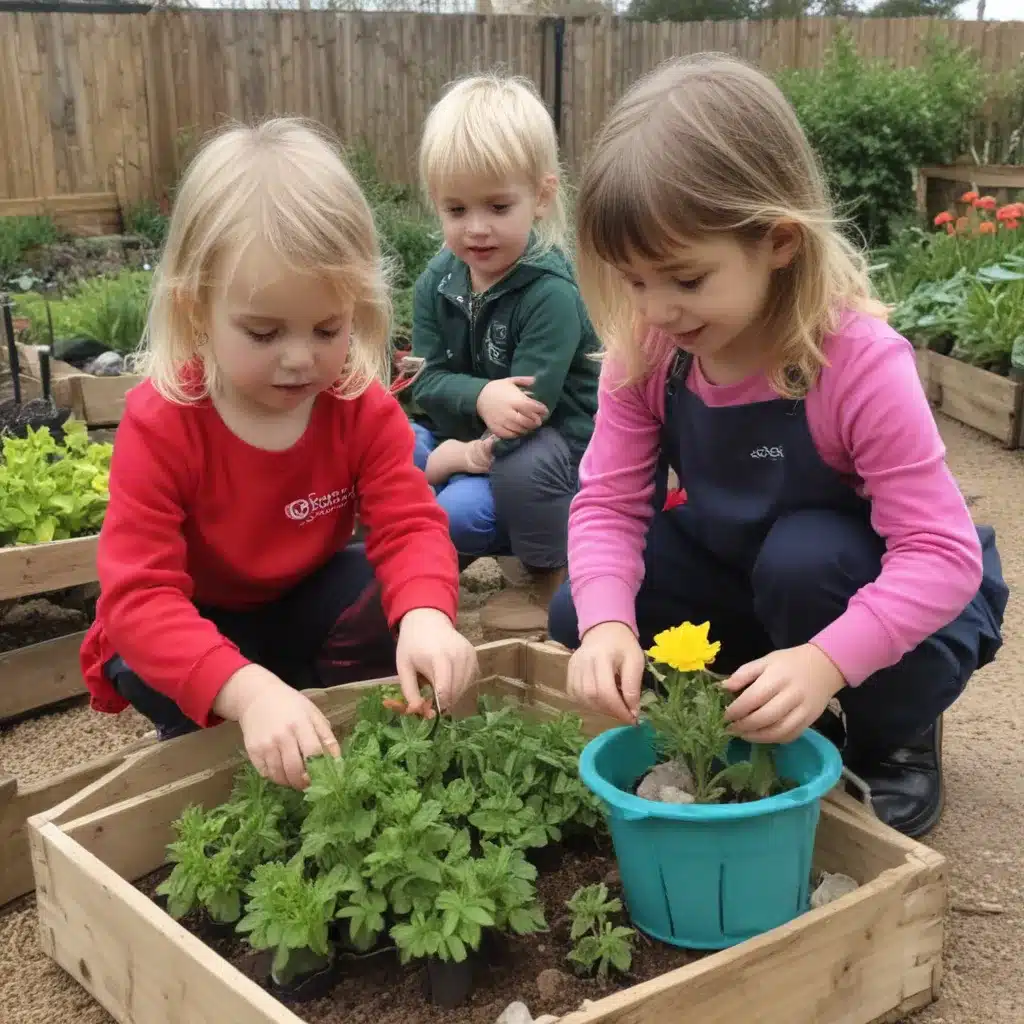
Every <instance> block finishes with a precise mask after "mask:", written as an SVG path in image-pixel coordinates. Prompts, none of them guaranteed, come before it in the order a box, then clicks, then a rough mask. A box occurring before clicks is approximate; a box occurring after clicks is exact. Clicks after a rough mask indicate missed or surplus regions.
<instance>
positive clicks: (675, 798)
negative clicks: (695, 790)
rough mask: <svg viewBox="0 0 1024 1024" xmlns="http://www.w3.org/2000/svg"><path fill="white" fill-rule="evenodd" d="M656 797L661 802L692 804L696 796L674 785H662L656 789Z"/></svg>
mask: <svg viewBox="0 0 1024 1024" xmlns="http://www.w3.org/2000/svg"><path fill="white" fill-rule="evenodd" d="M658 799H659V800H660V801H661V802H662V803H663V804H692V803H696V798H695V797H694V795H693V794H692V793H687V792H686V791H685V790H682V789H679V788H677V787H676V786H662V787H661V789H659V790H658Z"/></svg>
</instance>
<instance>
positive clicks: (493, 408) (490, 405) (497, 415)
mask: <svg viewBox="0 0 1024 1024" xmlns="http://www.w3.org/2000/svg"><path fill="white" fill-rule="evenodd" d="M533 381H534V378H533V377H505V378H504V379H502V380H492V381H491V382H490V383H489V384H486V385H485V386H484V389H483V391H481V392H480V394H479V395H478V396H477V400H476V411H477V412H478V413H479V414H480V418H481V419H482V420H483V421H484V423H486V424H487V427H488V429H489V430H492V431H494V433H495V434H497V435H498V437H501V438H505V439H507V438H510V437H521V436H522V435H523V434H528V433H529V432H530V431H531V430H536V429H537V428H538V427H539V426H541V425H542V424H543V422H544V417H545V416H547V414H548V409H547V406H545V405H544V404H543V403H541V402H538V401H537V399H536V398H531V397H530V396H529V395H528V394H526V392H525V391H523V390H521V389H522V388H528V387H529V386H530V385H531V384H532V383H533Z"/></svg>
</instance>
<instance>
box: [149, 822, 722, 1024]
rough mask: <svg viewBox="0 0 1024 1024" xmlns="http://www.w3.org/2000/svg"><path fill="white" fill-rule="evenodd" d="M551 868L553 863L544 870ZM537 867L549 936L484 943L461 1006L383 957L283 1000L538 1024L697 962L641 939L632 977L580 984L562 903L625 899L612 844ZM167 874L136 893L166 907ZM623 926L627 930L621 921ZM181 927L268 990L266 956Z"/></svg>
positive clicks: (312, 1009)
mask: <svg viewBox="0 0 1024 1024" xmlns="http://www.w3.org/2000/svg"><path fill="white" fill-rule="evenodd" d="M552 859H554V860H555V863H554V864H552V865H550V866H549V861H551V860H552ZM538 867H539V869H540V874H539V877H538V879H537V895H538V897H539V898H540V900H541V902H542V903H543V905H544V912H545V916H546V918H547V922H548V928H549V931H547V932H542V933H540V934H538V935H527V936H522V937H520V936H510V937H508V938H505V937H504V936H502V938H501V939H500V941H499V943H495V948H493V949H489V948H488V946H487V945H486V943H485V945H484V950H485V951H486V952H485V955H484V956H483V957H482V959H483V961H484V962H482V963H481V966H480V967H479V969H478V971H477V974H476V984H475V987H474V990H473V992H472V994H471V995H470V997H469V999H468V1001H467V1002H465V1003H464V1004H463V1005H461V1006H458V1007H455V1008H453V1009H449V1010H445V1009H441V1008H439V1007H437V1006H434V1005H432V1004H431V1003H429V1002H428V1001H427V1000H426V998H425V997H424V994H423V987H424V976H425V970H424V968H422V967H419V966H415V965H413V964H409V965H408V966H405V967H403V966H401V965H400V964H399V962H398V959H397V957H396V955H395V954H394V953H393V952H391V951H388V950H385V951H384V952H382V953H379V954H377V955H375V956H371V957H367V958H365V959H362V960H357V959H351V960H345V961H343V962H342V966H341V969H340V970H339V971H338V972H337V974H336V979H337V980H336V982H335V984H334V987H333V989H332V990H331V992H330V994H329V995H327V996H324V997H323V998H319V999H316V1000H311V1001H306V1002H299V1001H296V1000H291V999H288V998H283V999H282V1000H281V1001H282V1002H283V1003H284V1004H285V1005H286V1006H288V1008H289V1009H290V1010H291V1011H292V1012H293V1013H295V1014H296V1015H297V1016H299V1017H301V1018H302V1019H303V1020H305V1021H307V1022H308V1024H455V1022H458V1024H494V1022H495V1021H496V1020H497V1019H498V1017H499V1015H500V1014H501V1012H502V1011H503V1010H504V1009H505V1007H506V1006H508V1004H509V1003H511V1002H514V1001H516V1000H518V1001H520V1002H523V1003H525V1004H526V1005H527V1006H528V1007H529V1008H530V1011H531V1012H532V1013H533V1015H534V1017H539V1016H541V1015H542V1014H553V1015H555V1016H562V1015H563V1014H566V1013H570V1012H572V1011H573V1010H577V1009H579V1007H580V1004H581V1003H582V1002H583V1000H585V999H589V1000H597V999H601V998H603V997H604V996H607V995H609V994H610V993H611V992H614V991H618V990H620V989H625V988H628V987H629V986H631V985H636V984H638V983H639V982H642V981H648V980H650V979H652V978H656V977H658V976H659V975H662V974H665V973H666V972H668V971H672V970H675V969H676V968H678V967H683V966H685V965H686V964H688V963H692V962H693V961H694V960H696V959H698V958H699V957H700V956H701V955H702V954H700V953H698V952H694V951H690V950H684V949H677V948H675V947H673V946H668V945H664V944H663V943H660V942H655V941H653V940H652V939H649V938H647V936H645V935H643V933H641V932H637V935H636V940H635V943H634V952H633V966H632V969H631V971H630V973H629V974H628V975H626V976H621V975H619V976H613V980H611V981H609V982H608V983H604V984H602V983H600V982H598V981H596V980H594V979H590V978H579V977H577V976H576V975H575V974H574V973H573V971H572V965H571V964H570V963H569V962H568V961H567V960H566V959H565V958H566V954H567V953H568V952H569V950H570V949H571V948H572V943H571V941H570V938H569V924H570V922H569V916H568V912H567V911H566V907H565V903H566V900H568V899H569V898H570V897H571V896H572V895H573V893H574V892H575V891H576V890H577V889H578V888H579V887H580V886H584V885H592V884H594V883H596V882H602V881H603V882H605V883H606V884H608V886H609V890H610V893H611V895H613V896H620V897H621V887H620V885H619V882H618V870H617V868H616V866H615V857H614V854H613V853H612V850H611V845H610V842H608V841H605V842H604V843H603V844H602V845H601V846H593V845H589V844H588V845H587V846H581V845H578V844H574V845H573V846H572V847H565V848H562V849H545V850H543V851H540V852H539V855H538ZM169 873H170V869H169V868H161V869H160V870H159V871H156V872H153V873H152V874H149V875H147V876H146V877H144V878H142V879H140V880H139V881H138V883H137V887H138V888H139V889H140V890H141V891H142V892H144V893H145V894H146V895H148V896H150V897H151V898H154V899H155V901H156V902H157V903H158V904H159V905H160V906H163V904H164V900H163V898H162V897H154V893H155V890H156V888H157V886H158V885H159V884H160V882H162V881H163V879H164V878H166V877H167V875H168V874H169ZM622 923H625V924H628V923H629V922H628V921H626V920H625V919H624V920H623V922H622ZM181 924H182V925H183V926H184V927H185V928H187V929H188V930H189V931H190V932H191V933H192V934H193V935H196V936H197V937H198V938H200V939H202V940H203V942H205V943H206V944H207V945H208V946H210V948H211V949H213V950H214V951H215V952H217V953H218V954H219V955H220V956H222V957H223V958H224V959H226V960H228V961H229V962H230V963H231V964H232V965H233V966H235V967H237V968H238V970H240V971H241V972H242V973H243V974H245V975H246V976H247V977H249V978H251V979H252V980H254V981H255V982H257V984H260V985H262V986H263V987H264V988H266V987H268V985H267V976H268V972H269V965H270V953H268V952H255V951H253V950H252V949H250V948H249V947H248V946H246V945H245V944H244V943H243V942H242V941H240V940H239V939H236V938H235V937H233V936H231V935H228V936H226V937H225V936H224V935H223V933H219V932H218V930H217V928H216V926H214V925H212V924H210V923H209V922H208V919H206V918H205V917H200V915H199V914H197V913H193V914H190V915H189V916H188V917H186V918H185V919H184V920H182V922H181Z"/></svg>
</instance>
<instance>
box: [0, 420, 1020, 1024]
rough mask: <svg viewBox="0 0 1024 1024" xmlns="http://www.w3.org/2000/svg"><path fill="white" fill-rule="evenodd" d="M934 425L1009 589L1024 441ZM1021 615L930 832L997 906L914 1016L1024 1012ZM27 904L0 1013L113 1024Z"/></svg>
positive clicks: (1016, 573)
mask: <svg viewBox="0 0 1024 1024" xmlns="http://www.w3.org/2000/svg"><path fill="white" fill-rule="evenodd" d="M941 427H942V432H943V435H944V437H945V439H946V443H947V445H948V447H949V454H950V462H951V464H952V466H953V469H954V471H955V472H956V474H957V477H958V479H959V481H960V484H961V486H962V487H963V490H964V493H965V494H966V495H967V497H968V499H969V501H970V503H971V507H972V510H973V512H974V514H975V517H976V518H977V519H978V520H979V521H984V522H988V523H992V524H994V525H995V527H996V530H997V533H998V536H999V540H1000V548H1001V553H1002V557H1003V568H1004V571H1005V573H1006V577H1007V579H1008V580H1009V583H1010V586H1011V589H1013V590H1014V593H1016V588H1017V587H1018V586H1019V585H1020V584H1021V582H1022V581H1024V453H1020V452H1013V453H1011V452H1006V451H1003V450H1002V449H1000V448H999V447H998V446H997V445H996V444H995V443H994V442H991V441H989V440H987V439H985V438H984V437H982V436H981V435H979V434H976V433H974V432H973V431H970V430H968V429H967V428H965V427H961V426H959V425H958V424H955V423H952V422H949V421H943V422H942V424H941ZM495 573H496V567H495V566H494V565H493V564H492V563H478V565H477V566H474V567H473V569H472V570H471V578H470V579H466V580H465V582H466V584H467V586H466V591H467V593H466V594H465V595H464V596H465V604H464V607H465V611H464V619H463V623H462V626H463V629H464V631H465V632H466V634H467V635H468V636H470V637H471V638H472V639H473V640H474V641H478V640H479V635H478V634H477V631H476V623H475V619H476V611H475V609H476V607H477V606H478V605H479V603H480V601H481V598H482V596H483V594H484V593H485V592H486V591H487V590H488V589H489V586H490V584H491V581H492V580H493V579H494V578H495ZM1022 619H1024V607H1022V606H1021V605H1020V603H1019V602H1018V601H1017V600H1016V598H1015V597H1014V598H1013V599H1011V603H1010V608H1009V612H1008V618H1007V623H1006V632H1007V635H1008V641H1007V643H1006V646H1005V647H1004V649H1003V652H1002V653H1001V655H1000V658H999V660H998V661H997V663H996V664H995V665H993V666H991V667H990V668H988V669H987V670H985V671H984V672H982V673H980V674H979V675H978V676H976V677H975V679H974V681H973V683H972V685H971V688H970V690H969V692H968V693H967V694H966V695H965V696H964V698H963V699H962V700H961V701H960V702H959V704H958V705H957V707H956V708H955V709H954V711H953V712H952V713H951V714H950V715H949V716H948V721H947V728H946V736H945V743H946V747H945V757H946V772H947V782H948V792H949V797H948V807H947V811H946V815H945V817H944V819H943V821H942V824H941V825H940V826H939V828H938V829H936V831H935V832H934V833H933V834H932V835H931V837H929V840H928V842H929V844H930V845H932V846H934V847H935V848H936V849H938V850H940V851H941V852H943V853H945V854H946V855H947V856H948V857H949V858H950V862H951V866H952V875H951V882H952V890H953V903H954V907H956V905H958V904H959V905H961V906H971V905H977V904H978V903H981V902H986V903H994V904H997V905H998V907H999V908H1001V909H1002V913H998V914H994V915H982V916H979V915H977V914H970V913H965V912H963V910H956V909H954V911H953V912H952V914H951V917H950V922H949V931H948V940H947V972H946V978H945V983H944V988H943V995H942V998H941V999H940V1000H939V1001H938V1002H937V1003H936V1004H935V1005H934V1006H932V1007H930V1008H929V1009H928V1010H926V1011H924V1012H923V1013H921V1014H919V1015H918V1016H917V1017H915V1018H914V1024H1024V1009H1022V1008H1024V970H1022V969H1021V965H1020V958H1021V953H1020V950H1021V949H1022V947H1024V817H1022V814H1021V809H1022V807H1024V773H1022V772H1021V770H1020V759H1021V753H1022V748H1024V743H1022V737H1024V734H1022V729H1024V664H1022V657H1021V656H1022V654H1024V632H1022V630H1021V628H1020V627H1021V622H1022ZM145 731H146V725H145V723H144V722H143V721H142V720H141V719H139V718H138V717H137V716H134V715H122V716H120V717H119V718H117V719H113V718H108V717H106V716H99V715H94V714H92V713H90V712H88V711H87V710H85V709H76V710H73V711H68V712H62V713H59V714H54V715H49V716H46V717H44V718H40V719H36V720H35V721H32V722H28V723H24V724H22V725H20V726H17V727H15V728H14V729H10V730H8V731H6V732H5V733H0V767H2V769H3V770H5V771H12V772H15V773H16V774H18V775H19V776H20V777H32V778H42V777H45V776H46V775H49V774H51V773H52V772H55V771H58V770H60V769H62V768H66V767H67V766H69V765H72V764H74V763H76V762H77V761H79V760H84V759H86V758H87V757H94V756H96V755H97V754H99V753H101V752H103V751H105V750H112V749H116V748H117V747H118V746H120V745H122V744H125V743H127V742H130V741H131V740H132V739H134V738H135V737H136V736H138V735H141V733H143V732H145ZM33 911H34V905H33V902H32V899H31V898H30V897H29V898H26V899H25V900H22V901H21V902H20V903H19V904H17V905H15V906H14V907H12V908H11V909H9V910H8V911H6V912H4V913H3V914H2V915H0V1006H2V1007H3V1010H2V1012H0V1018H2V1020H3V1021H4V1024H53V1022H55V1021H62V1020H74V1021H75V1024H110V1021H111V1018H110V1017H109V1016H108V1015H107V1014H106V1013H105V1012H104V1011H103V1010H102V1009H101V1008H100V1007H99V1006H97V1005H96V1004H95V1003H93V1002H92V1001H91V1000H90V999H89V998H88V996H86V995H85V993H84V992H83V990H82V989H80V988H79V987H78V986H77V985H76V984H75V983H74V982H73V981H72V980H71V979H70V978H68V977H67V976H65V975H64V974H63V973H62V972H61V971H60V970H59V969H58V968H56V967H54V966H52V965H51V964H50V962H49V961H48V960H47V959H46V958H45V957H44V956H43V955H42V954H41V953H40V952H39V949H38V945H37V943H36V937H35V919H34V916H33ZM410 1024H414V1022H410ZM793 1024H804V1022H801V1021H794V1022H793Z"/></svg>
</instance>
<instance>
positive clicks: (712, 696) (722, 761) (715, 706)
mask: <svg viewBox="0 0 1024 1024" xmlns="http://www.w3.org/2000/svg"><path fill="white" fill-rule="evenodd" d="M718 646H719V645H718V644H717V643H714V644H711V643H709V642H708V624H707V623H705V624H704V625H703V626H694V625H693V624H691V623H689V622H684V623H682V624H681V625H679V626H676V627H675V628H673V629H669V630H665V631H664V632H663V633H659V634H658V636H657V637H655V646H654V647H652V648H651V649H650V650H649V651H648V652H647V653H648V658H649V666H650V670H651V673H652V675H654V676H655V678H656V679H657V680H658V681H659V683H660V684H661V692H660V693H658V692H654V691H648V692H647V693H645V694H644V695H643V698H642V700H641V709H642V711H643V713H644V715H645V716H646V718H647V720H648V721H649V722H650V724H651V726H652V728H653V729H654V737H655V746H656V747H657V749H658V751H659V753H660V754H662V755H663V756H664V757H665V758H666V759H667V760H670V761H678V762H680V763H681V764H683V765H685V766H686V768H687V769H688V770H689V772H690V774H691V776H692V778H693V796H694V800H695V801H696V802H697V803H717V802H721V801H722V799H723V798H725V797H727V796H729V795H731V796H732V797H733V798H734V799H745V798H753V799H762V798H764V797H767V796H771V795H772V794H773V793H776V792H779V791H781V790H783V789H785V788H787V786H786V784H785V783H784V782H783V781H782V780H781V779H780V778H779V776H778V774H777V772H776V769H775V759H774V754H773V747H772V746H770V745H761V744H757V743H755V744H751V755H750V759H749V760H735V761H732V762H731V763H730V762H729V760H728V754H729V747H730V745H731V743H732V737H731V736H730V735H729V731H728V723H727V721H726V717H725V712H726V709H727V708H728V706H729V702H730V700H731V695H730V694H729V693H728V692H727V691H726V690H725V689H724V688H723V687H722V686H721V685H720V683H721V681H722V679H723V678H724V677H723V676H719V675H716V674H715V673H713V672H709V671H708V670H707V668H706V665H707V663H708V662H710V661H712V660H713V659H714V657H715V655H716V654H717V653H718Z"/></svg>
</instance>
